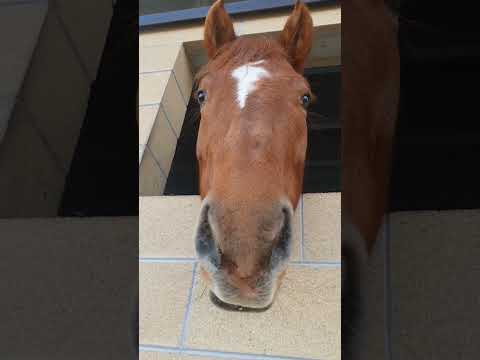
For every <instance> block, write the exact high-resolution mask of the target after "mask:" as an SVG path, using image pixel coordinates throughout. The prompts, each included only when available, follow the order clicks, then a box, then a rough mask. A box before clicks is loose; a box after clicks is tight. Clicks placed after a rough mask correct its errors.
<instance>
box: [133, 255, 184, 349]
mask: <svg viewBox="0 0 480 360" xmlns="http://www.w3.org/2000/svg"><path fill="white" fill-rule="evenodd" d="M192 272H193V264H155V263H140V265H139V280H140V288H139V293H140V304H139V312H140V324H139V343H140V344H144V345H162V346H178V345H179V342H180V337H181V332H182V323H183V318H184V316H185V311H186V306H187V303H188V293H189V289H190V287H191V285H192Z"/></svg>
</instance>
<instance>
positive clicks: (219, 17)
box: [203, 0, 237, 59]
mask: <svg viewBox="0 0 480 360" xmlns="http://www.w3.org/2000/svg"><path fill="white" fill-rule="evenodd" d="M236 37H237V36H236V35H235V30H234V29H233V23H232V20H231V19H230V16H228V14H227V12H226V11H225V8H224V6H223V0H217V1H216V2H215V3H214V4H213V5H212V7H211V8H210V10H209V11H208V14H207V18H206V20H205V28H204V34H203V44H204V46H205V48H206V49H207V53H208V58H209V59H211V58H213V56H214V55H215V53H216V52H217V50H218V49H219V48H220V47H221V46H222V45H224V44H226V43H228V42H230V41H233V40H235V38H236Z"/></svg>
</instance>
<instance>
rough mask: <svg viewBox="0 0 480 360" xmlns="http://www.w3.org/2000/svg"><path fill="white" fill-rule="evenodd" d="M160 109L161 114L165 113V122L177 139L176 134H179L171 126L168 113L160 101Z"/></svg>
mask: <svg viewBox="0 0 480 360" xmlns="http://www.w3.org/2000/svg"><path fill="white" fill-rule="evenodd" d="M160 110H161V111H162V112H163V115H165V119H167V123H168V125H169V126H170V129H171V130H172V132H173V135H175V138H176V139H177V140H178V136H179V135H177V132H176V131H175V128H174V127H173V125H172V123H171V122H170V119H169V117H168V115H167V111H166V110H165V108H164V107H163V104H162V103H160Z"/></svg>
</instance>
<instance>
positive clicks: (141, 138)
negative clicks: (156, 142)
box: [138, 105, 160, 145]
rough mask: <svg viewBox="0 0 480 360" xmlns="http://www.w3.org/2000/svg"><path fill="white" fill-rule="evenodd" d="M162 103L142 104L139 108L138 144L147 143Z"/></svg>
mask: <svg viewBox="0 0 480 360" xmlns="http://www.w3.org/2000/svg"><path fill="white" fill-rule="evenodd" d="M159 108H160V105H152V106H141V107H140V108H139V109H138V144H139V145H147V144H148V138H149V137H150V133H151V132H152V128H153V124H155V118H156V117H157V113H158V110H159Z"/></svg>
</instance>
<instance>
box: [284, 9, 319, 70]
mask: <svg viewBox="0 0 480 360" xmlns="http://www.w3.org/2000/svg"><path fill="white" fill-rule="evenodd" d="M312 37H313V21H312V16H311V15H310V11H309V10H308V8H307V6H306V5H305V4H303V3H302V2H301V1H300V0H297V2H296V3H295V8H294V9H293V12H292V13H291V14H290V16H289V17H288V19H287V23H286V24H285V27H284V28H283V30H282V33H281V34H280V44H281V45H282V46H283V47H284V49H285V50H286V51H287V54H288V57H289V59H290V63H291V64H292V66H293V68H294V69H295V70H296V71H297V72H299V73H303V68H304V65H305V59H306V58H307V56H308V54H309V53H310V50H311V49H312Z"/></svg>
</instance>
